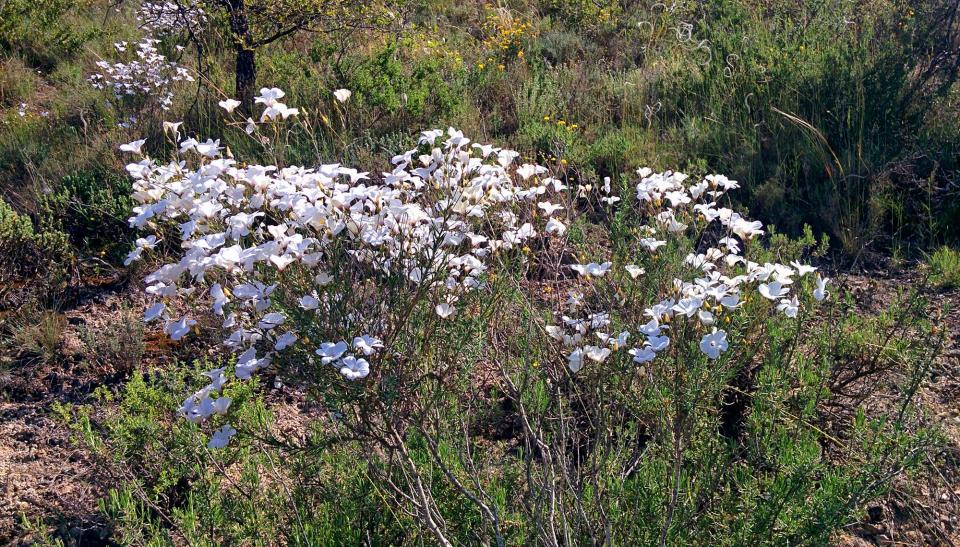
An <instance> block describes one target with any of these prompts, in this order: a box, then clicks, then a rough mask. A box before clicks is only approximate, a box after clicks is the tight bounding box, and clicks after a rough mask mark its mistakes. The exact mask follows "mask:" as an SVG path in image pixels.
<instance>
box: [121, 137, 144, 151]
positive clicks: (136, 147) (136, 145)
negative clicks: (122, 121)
mask: <svg viewBox="0 0 960 547" xmlns="http://www.w3.org/2000/svg"><path fill="white" fill-rule="evenodd" d="M146 142H147V140H146V139H140V140H138V141H133V142H129V143H127V144H121V145H120V151H121V152H131V153H133V154H140V149H141V148H143V145H144V143H146Z"/></svg>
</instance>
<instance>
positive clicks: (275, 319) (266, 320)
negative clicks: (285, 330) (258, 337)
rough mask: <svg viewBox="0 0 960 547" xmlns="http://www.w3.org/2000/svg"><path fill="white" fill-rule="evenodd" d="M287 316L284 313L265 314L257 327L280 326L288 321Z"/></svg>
mask: <svg viewBox="0 0 960 547" xmlns="http://www.w3.org/2000/svg"><path fill="white" fill-rule="evenodd" d="M286 319H287V318H286V317H284V316H283V314H282V313H277V312H272V313H268V314H266V315H264V316H263V319H261V320H260V323H258V324H257V327H259V328H261V329H264V330H270V329H272V328H275V327H279V326H280V325H282V324H283V322H284V321H286Z"/></svg>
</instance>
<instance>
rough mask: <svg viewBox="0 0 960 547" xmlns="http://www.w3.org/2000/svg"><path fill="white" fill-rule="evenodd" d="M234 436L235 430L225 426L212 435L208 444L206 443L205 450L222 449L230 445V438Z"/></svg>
mask: <svg viewBox="0 0 960 547" xmlns="http://www.w3.org/2000/svg"><path fill="white" fill-rule="evenodd" d="M236 434H237V430H236V429H234V428H233V427H231V426H230V425H229V424H227V425H225V426H223V427H221V428H220V429H218V430H216V431H215V432H214V433H213V437H211V438H210V442H208V443H207V448H211V449H218V448H223V447H225V446H227V444H229V443H230V437H233V436H234V435H236Z"/></svg>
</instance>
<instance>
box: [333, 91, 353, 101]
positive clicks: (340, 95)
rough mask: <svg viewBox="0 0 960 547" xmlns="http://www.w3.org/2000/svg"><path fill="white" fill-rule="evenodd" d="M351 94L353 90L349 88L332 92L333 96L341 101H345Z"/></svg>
mask: <svg viewBox="0 0 960 547" xmlns="http://www.w3.org/2000/svg"><path fill="white" fill-rule="evenodd" d="M351 95H353V92H352V91H350V90H349V89H338V90H336V91H334V92H333V96H334V97H336V98H337V100H338V101H340V102H341V103H345V102H347V99H349V98H350V96H351Z"/></svg>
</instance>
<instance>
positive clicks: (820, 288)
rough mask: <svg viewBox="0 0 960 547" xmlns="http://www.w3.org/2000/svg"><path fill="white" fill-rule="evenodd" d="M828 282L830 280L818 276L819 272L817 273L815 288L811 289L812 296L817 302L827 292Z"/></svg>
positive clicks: (820, 300) (824, 296)
mask: <svg viewBox="0 0 960 547" xmlns="http://www.w3.org/2000/svg"><path fill="white" fill-rule="evenodd" d="M828 282H830V280H829V279H827V278H825V277H820V274H817V288H816V289H814V291H813V297H814V298H816V299H817V302H822V301H823V299H824V298H826V297H827V295H828V294H829V292H828V291H827V283H828Z"/></svg>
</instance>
